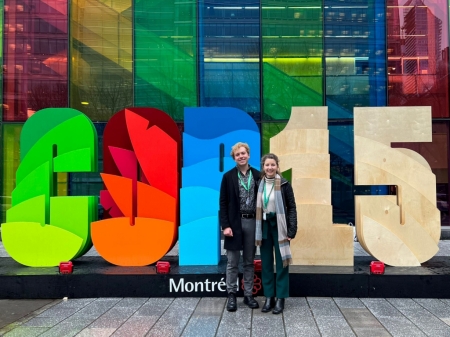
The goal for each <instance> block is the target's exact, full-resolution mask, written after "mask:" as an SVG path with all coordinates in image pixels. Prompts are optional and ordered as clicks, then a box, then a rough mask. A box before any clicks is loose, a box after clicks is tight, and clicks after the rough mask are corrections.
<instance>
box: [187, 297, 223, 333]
mask: <svg viewBox="0 0 450 337" xmlns="http://www.w3.org/2000/svg"><path fill="white" fill-rule="evenodd" d="M225 303H226V299H225V298H202V299H201V300H200V302H199V303H198V305H197V307H196V308H195V311H194V313H193V314H192V316H191V318H190V319H189V322H188V323H187V325H186V327H185V329H184V331H183V334H182V336H192V337H196V336H205V337H208V336H214V335H215V333H216V331H217V328H218V326H219V322H220V318H221V316H222V312H223V310H224V307H225Z"/></svg>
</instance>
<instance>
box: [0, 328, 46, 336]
mask: <svg viewBox="0 0 450 337" xmlns="http://www.w3.org/2000/svg"><path fill="white" fill-rule="evenodd" d="M47 330H48V328H32V327H17V328H15V329H13V330H11V331H10V332H7V333H6V334H4V335H3V336H5V337H34V336H39V335H40V334H42V333H43V332H45V331H47Z"/></svg>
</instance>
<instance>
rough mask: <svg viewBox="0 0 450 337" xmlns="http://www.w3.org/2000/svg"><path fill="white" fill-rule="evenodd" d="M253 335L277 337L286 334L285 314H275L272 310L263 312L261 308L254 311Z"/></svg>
mask: <svg viewBox="0 0 450 337" xmlns="http://www.w3.org/2000/svg"><path fill="white" fill-rule="evenodd" d="M252 336H258V337H259V336H261V337H266V336H267V337H272V336H273V337H277V336H286V332H285V331H284V324H283V315H274V314H272V313H271V312H268V313H263V312H261V309H256V310H254V311H253V319H252Z"/></svg>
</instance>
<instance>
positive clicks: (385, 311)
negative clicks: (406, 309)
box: [361, 298, 404, 320]
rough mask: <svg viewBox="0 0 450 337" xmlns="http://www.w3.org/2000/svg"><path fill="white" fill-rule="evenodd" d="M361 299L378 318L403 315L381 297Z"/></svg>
mask: <svg viewBox="0 0 450 337" xmlns="http://www.w3.org/2000/svg"><path fill="white" fill-rule="evenodd" d="M361 301H362V302H363V303H364V305H365V306H366V307H367V308H368V309H369V310H370V311H371V312H372V314H373V315H374V316H375V317H376V318H377V319H378V320H379V319H380V318H381V317H387V318H391V317H400V318H401V317H404V316H403V314H402V313H401V312H400V311H398V310H397V309H396V308H395V307H394V306H393V305H392V304H390V303H389V302H388V301H387V300H385V299H383V298H361Z"/></svg>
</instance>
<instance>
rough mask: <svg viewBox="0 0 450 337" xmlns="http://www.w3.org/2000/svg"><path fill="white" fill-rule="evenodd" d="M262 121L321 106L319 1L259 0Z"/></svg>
mask: <svg viewBox="0 0 450 337" xmlns="http://www.w3.org/2000/svg"><path fill="white" fill-rule="evenodd" d="M261 5H262V10H261V13H262V14H261V15H262V17H261V26H262V27H261V30H262V54H263V64H262V76H263V112H264V113H263V119H265V120H280V119H281V120H283V119H284V120H286V119H289V116H290V115H291V107H292V106H321V105H323V90H322V86H323V83H322V82H323V81H322V53H323V40H322V38H323V28H322V24H323V20H322V1H319V0H306V1H305V0H303V1H300V0H295V1H289V0H282V1H272V0H262V1H261Z"/></svg>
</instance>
